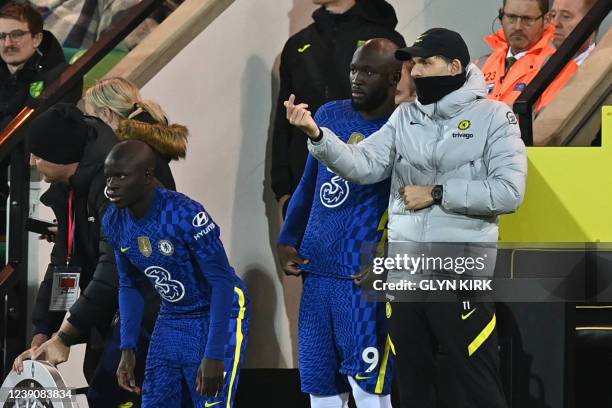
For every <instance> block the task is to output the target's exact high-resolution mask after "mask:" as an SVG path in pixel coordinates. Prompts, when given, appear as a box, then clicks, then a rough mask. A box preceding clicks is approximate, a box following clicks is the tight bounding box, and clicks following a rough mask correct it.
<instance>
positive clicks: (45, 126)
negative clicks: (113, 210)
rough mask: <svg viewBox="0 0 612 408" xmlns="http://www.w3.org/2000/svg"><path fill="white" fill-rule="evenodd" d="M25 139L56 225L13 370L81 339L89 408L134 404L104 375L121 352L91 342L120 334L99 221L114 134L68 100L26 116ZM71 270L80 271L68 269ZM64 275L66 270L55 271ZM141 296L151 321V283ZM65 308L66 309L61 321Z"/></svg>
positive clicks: (59, 354) (54, 358)
mask: <svg viewBox="0 0 612 408" xmlns="http://www.w3.org/2000/svg"><path fill="white" fill-rule="evenodd" d="M27 143H28V147H29V149H30V151H31V152H32V162H33V164H35V165H36V168H37V169H38V171H39V172H40V173H41V174H42V175H43V177H44V180H45V181H46V182H48V183H51V186H50V187H49V189H48V190H47V191H46V192H45V193H44V194H43V195H42V196H41V198H40V201H41V203H43V204H44V205H46V206H48V207H50V208H52V210H53V212H54V215H55V218H56V219H57V221H58V230H57V234H56V239H55V244H54V246H53V249H52V251H51V259H50V263H49V266H48V268H47V271H46V273H45V277H44V279H43V281H42V282H41V283H40V287H39V290H38V293H37V295H36V303H35V304H34V308H33V313H32V322H33V325H34V330H33V338H32V341H31V345H30V348H29V349H27V350H26V351H24V352H23V353H22V354H21V355H19V356H18V357H17V359H16V360H15V362H14V369H16V370H17V371H21V370H22V367H23V364H22V362H23V360H24V359H28V358H32V359H42V360H47V361H49V362H50V363H51V364H59V363H62V362H64V361H66V360H67V359H68V356H69V353H70V347H71V346H72V345H74V344H77V343H82V342H85V341H86V342H87V348H86V351H85V360H84V364H83V371H84V374H85V378H86V379H87V381H88V383H89V390H88V395H87V398H88V403H89V407H91V408H96V407H102V408H107V407H116V406H117V405H119V404H120V403H125V402H128V401H129V402H133V403H134V402H138V398H137V396H135V395H130V394H129V393H127V392H122V390H121V389H120V388H119V385H118V384H117V382H116V380H115V379H114V375H113V374H114V373H113V372H112V371H111V375H110V377H109V376H108V375H107V374H106V373H108V369H106V370H105V369H104V368H108V366H109V365H111V366H113V368H112V370H115V369H116V367H117V364H118V361H119V358H118V356H117V358H116V359H115V360H114V361H111V362H110V364H109V362H108V356H107V355H106V354H105V355H103V357H102V358H100V356H101V354H100V353H101V351H102V349H103V344H101V342H100V341H98V340H96V339H100V338H101V339H104V340H105V341H112V339H113V336H117V337H118V330H116V327H113V320H114V318H115V315H116V313H117V308H118V306H117V301H118V275H117V270H116V268H115V255H114V252H113V249H112V248H111V247H110V246H109V245H108V244H107V243H106V241H105V240H104V238H103V237H101V234H100V220H101V218H102V216H103V215H104V212H105V211H106V208H107V206H108V204H109V201H108V199H107V198H106V197H105V191H104V189H105V185H106V179H105V177H104V174H103V164H104V159H105V158H106V156H107V154H108V152H109V151H110V150H111V148H112V147H113V146H114V145H115V144H116V143H117V138H116V137H115V134H114V133H113V130H112V129H111V128H110V127H109V126H107V125H106V124H105V123H103V122H102V121H101V120H99V119H97V118H91V117H85V116H83V113H82V112H81V111H79V109H78V108H76V107H75V106H73V105H70V104H57V105H55V106H53V107H51V108H50V109H48V110H47V111H45V112H43V113H42V114H40V115H39V116H37V117H36V118H34V119H33V120H32V121H31V123H30V126H29V128H28V135H27ZM69 226H72V228H69ZM69 231H72V233H71V234H69ZM77 271H78V276H75V275H73V274H75V273H77ZM68 273H70V274H71V275H61V274H68ZM61 278H72V279H78V280H76V281H75V283H77V284H78V285H79V287H80V288H81V290H82V292H81V294H80V296H79V297H78V298H77V299H76V301H69V300H70V299H67V298H62V297H61V295H58V293H61V291H60V290H59V289H58V285H59V281H60V279H61ZM147 299H148V302H149V303H147V318H146V320H145V322H144V323H143V324H144V325H145V327H146V325H149V327H150V326H152V325H153V322H154V321H155V319H156V317H157V303H156V299H157V294H156V292H155V290H154V289H153V288H149V292H148V297H147ZM68 310H69V311H70V315H69V317H68V318H67V319H64V318H65V316H66V311H68ZM96 333H97V334H96ZM144 353H146V349H145V351H144ZM111 360H112V359H111ZM113 364H114V365H113ZM109 378H110V380H109Z"/></svg>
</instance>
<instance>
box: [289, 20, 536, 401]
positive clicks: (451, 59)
mask: <svg viewBox="0 0 612 408" xmlns="http://www.w3.org/2000/svg"><path fill="white" fill-rule="evenodd" d="M396 58H398V59H400V60H404V61H405V60H412V61H413V62H414V67H413V69H412V72H411V74H412V77H413V78H414V80H415V85H416V89H417V99H418V100H417V102H416V103H411V104H408V103H404V104H401V105H400V106H399V107H398V108H397V109H396V110H395V112H394V113H393V115H392V116H391V118H390V119H389V121H388V122H387V124H385V125H384V126H383V127H382V128H381V129H380V130H379V131H378V132H376V133H374V134H373V135H371V136H370V137H369V138H367V139H366V140H364V141H362V142H361V143H359V144H351V145H349V144H345V143H344V142H342V141H341V140H340V139H338V138H337V137H336V136H335V135H334V134H333V133H332V132H331V131H329V129H325V128H323V129H320V128H319V127H318V126H317V124H316V123H315V122H314V120H313V119H312V117H311V115H310V112H309V111H308V110H307V106H306V105H304V104H299V105H294V100H295V97H294V96H292V97H291V98H290V99H289V100H288V101H287V102H285V106H286V107H287V118H288V119H289V121H290V123H291V124H293V125H295V126H298V127H300V128H301V129H302V130H303V131H304V132H305V133H306V134H307V135H308V137H309V139H310V140H309V143H308V145H309V146H308V147H309V150H310V152H311V153H312V155H313V156H315V157H316V158H317V159H318V160H320V161H322V162H323V163H325V164H326V165H327V166H329V168H330V169H331V170H332V171H334V172H335V173H336V174H338V175H340V176H341V177H343V178H345V179H347V180H349V181H353V182H357V183H362V184H369V183H375V182H378V181H380V180H383V179H385V178H387V177H389V176H391V180H392V184H391V196H390V201H389V226H388V228H389V232H388V236H389V241H390V243H393V242H400V241H409V242H481V243H486V242H489V243H494V242H496V241H497V239H498V216H499V215H500V214H505V213H511V212H514V211H516V209H517V208H518V207H519V205H520V204H521V202H522V200H523V196H524V193H525V180H526V176H527V158H526V151H525V146H524V144H523V142H522V140H521V137H520V130H519V127H518V123H517V119H516V117H515V116H514V114H513V113H512V111H511V110H510V109H509V108H508V106H507V105H505V104H503V103H499V102H496V101H492V100H488V99H486V89H485V82H484V78H483V74H482V72H481V71H480V70H479V69H478V68H477V67H476V66H475V65H473V64H469V60H470V57H469V52H468V49H467V46H466V44H465V42H464V41H463V39H462V38H461V36H460V35H459V34H458V33H455V32H453V31H450V30H446V29H440V28H435V29H431V30H428V31H426V32H425V33H423V34H422V35H420V36H419V37H418V38H417V40H416V41H415V44H414V45H413V46H412V47H409V48H405V49H401V50H398V52H397V54H396ZM464 67H467V69H465V68H464ZM460 317H461V318H460ZM495 327H496V317H495V307H494V304H493V303H491V302H470V301H467V302H465V301H464V302H456V303H427V304H424V303H394V304H393V308H392V313H391V338H392V340H393V343H394V344H395V349H396V356H397V362H398V380H399V385H400V395H401V405H402V407H419V408H429V407H435V406H436V404H437V403H436V388H437V387H436V384H435V383H436V380H435V378H436V375H435V371H436V364H435V358H436V353H437V351H438V348H440V349H443V350H444V351H445V352H446V353H447V356H448V358H449V362H450V364H451V365H452V370H453V377H454V379H453V381H454V382H455V383H457V384H456V385H457V386H456V387H454V388H456V389H455V390H453V391H454V392H453V395H452V403H451V406H453V407H461V408H463V407H466V408H467V407H487V408H498V407H505V406H506V402H505V401H504V397H503V392H502V390H501V381H500V378H499V372H498V371H499V370H498V367H499V356H498V351H497V334H496V330H495Z"/></svg>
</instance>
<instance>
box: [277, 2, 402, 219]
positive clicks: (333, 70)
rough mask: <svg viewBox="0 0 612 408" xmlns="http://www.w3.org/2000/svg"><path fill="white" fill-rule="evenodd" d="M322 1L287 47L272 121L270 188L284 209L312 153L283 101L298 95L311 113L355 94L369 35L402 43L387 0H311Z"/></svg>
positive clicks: (392, 10)
mask: <svg viewBox="0 0 612 408" xmlns="http://www.w3.org/2000/svg"><path fill="white" fill-rule="evenodd" d="M313 3H314V4H317V5H320V6H321V7H320V8H319V9H317V10H316V11H315V12H314V13H313V14H312V18H313V20H314V23H312V24H311V25H309V26H308V27H306V28H305V29H303V30H302V31H300V32H298V33H297V34H295V35H293V36H292V37H291V38H289V40H288V41H287V43H286V44H285V46H284V48H283V52H282V54H281V62H280V91H279V95H278V102H277V106H276V117H275V120H274V124H273V141H272V169H271V180H272V190H273V191H274V194H275V195H276V199H277V200H278V203H279V207H280V210H281V220H282V219H283V218H284V212H285V210H286V205H287V204H288V199H289V198H290V197H291V194H292V193H293V191H294V190H295V188H296V187H297V185H298V183H299V181H300V178H301V177H302V173H303V172H304V166H305V164H306V157H307V155H308V152H307V148H306V137H305V136H304V134H303V133H302V132H301V131H300V130H299V129H297V128H295V127H292V126H290V125H289V122H288V121H287V119H286V114H285V107H284V106H283V102H284V101H285V100H287V99H288V98H289V95H290V94H292V93H293V94H296V95H299V96H300V98H302V100H303V102H304V103H306V104H308V105H309V108H310V110H311V111H312V113H313V115H314V114H315V113H316V111H317V109H318V108H319V107H320V106H321V105H323V104H324V103H326V102H329V101H332V100H341V99H348V98H350V97H351V90H350V82H349V80H348V78H349V65H350V63H351V59H352V57H353V53H354V52H355V50H356V49H357V47H359V46H360V45H361V44H363V43H364V42H365V41H366V40H368V39H371V38H387V39H390V40H392V41H393V42H394V43H396V44H397V45H398V46H404V45H405V43H404V39H403V38H402V36H401V35H400V34H399V33H398V32H396V31H395V26H396V25H397V17H396V15H395V10H394V9H393V7H392V6H391V5H390V4H388V3H387V2H386V1H385V0H359V1H356V0H313Z"/></svg>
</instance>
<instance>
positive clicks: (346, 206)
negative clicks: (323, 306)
mask: <svg viewBox="0 0 612 408" xmlns="http://www.w3.org/2000/svg"><path fill="white" fill-rule="evenodd" d="M315 120H316V122H317V124H319V126H321V127H326V128H329V129H330V130H332V131H333V132H334V133H335V134H336V135H337V136H338V137H339V138H340V139H341V140H342V141H344V142H345V143H349V144H356V143H359V142H360V141H361V140H363V139H365V138H367V137H369V136H370V135H371V134H372V133H374V132H376V131H377V130H379V129H380V128H381V127H382V126H383V125H384V124H385V123H386V122H387V120H388V117H383V118H380V119H375V120H367V119H364V118H363V116H362V115H361V114H360V113H359V112H357V111H355V110H354V109H353V107H352V106H351V101H350V100H342V101H334V102H329V103H327V104H325V105H323V106H322V107H321V108H319V110H318V111H317V114H316V116H315ZM389 189H390V181H389V180H388V179H387V180H384V181H381V182H379V183H375V184H371V185H359V184H356V183H352V182H349V181H347V180H344V179H343V178H342V177H340V176H338V175H336V174H335V173H334V172H332V171H331V170H330V169H329V168H328V167H327V166H325V165H324V164H322V163H320V162H318V161H317V160H316V159H315V158H314V157H312V156H311V155H309V156H308V160H307V162H306V169H305V170H304V174H303V176H302V179H301V180H300V184H299V185H298V188H297V189H296V191H295V193H294V194H293V195H292V197H291V201H290V203H289V207H288V209H287V216H286V218H285V223H284V224H283V228H282V231H281V235H280V238H279V243H281V244H286V245H292V246H296V247H297V246H299V253H300V255H301V256H302V257H304V258H306V259H308V260H309V263H308V264H305V265H302V266H301V269H303V270H305V271H307V272H311V273H315V274H322V275H331V276H335V277H339V278H346V279H350V278H351V275H352V274H355V273H357V272H359V270H360V269H361V267H363V266H364V265H365V264H367V262H368V260H369V259H370V258H371V256H372V254H373V251H374V249H375V248H376V246H377V245H378V243H379V241H380V240H381V239H382V236H383V231H384V227H385V221H384V219H385V218H384V214H385V211H386V209H387V206H388V203H389Z"/></svg>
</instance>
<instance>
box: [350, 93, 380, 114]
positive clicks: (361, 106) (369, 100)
mask: <svg viewBox="0 0 612 408" xmlns="http://www.w3.org/2000/svg"><path fill="white" fill-rule="evenodd" d="M388 96H389V92H388V90H387V89H377V90H376V91H374V92H373V93H371V94H370V95H367V96H365V98H364V99H363V100H360V101H355V100H354V99H352V98H351V106H352V107H353V109H354V110H356V111H357V112H371V111H373V110H375V109H377V108H379V107H380V106H381V105H383V104H384V103H385V101H386V100H387V97H388Z"/></svg>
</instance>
